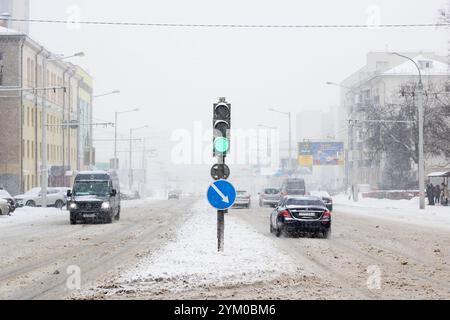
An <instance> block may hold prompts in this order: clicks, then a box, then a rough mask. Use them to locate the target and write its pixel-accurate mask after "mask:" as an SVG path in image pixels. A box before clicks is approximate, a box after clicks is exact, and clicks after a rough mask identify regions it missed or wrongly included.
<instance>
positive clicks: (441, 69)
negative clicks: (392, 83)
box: [382, 55, 450, 76]
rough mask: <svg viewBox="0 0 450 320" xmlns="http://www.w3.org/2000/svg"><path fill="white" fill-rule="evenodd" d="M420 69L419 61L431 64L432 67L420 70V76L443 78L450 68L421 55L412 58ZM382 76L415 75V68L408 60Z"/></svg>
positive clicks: (449, 71)
mask: <svg viewBox="0 0 450 320" xmlns="http://www.w3.org/2000/svg"><path fill="white" fill-rule="evenodd" d="M413 60H414V62H416V63H417V64H418V65H419V67H420V63H419V62H420V61H426V62H431V63H432V65H431V66H430V67H429V68H420V71H421V73H422V75H428V76H445V75H449V74H450V66H449V65H448V64H447V63H444V62H441V61H438V60H434V59H430V58H426V57H424V56H422V55H419V56H416V57H415V58H413ZM382 75H417V68H416V66H415V65H414V64H413V63H412V62H411V61H409V60H405V62H403V63H401V64H399V65H398V66H396V67H394V68H392V69H389V70H387V71H385V72H383V73H382Z"/></svg>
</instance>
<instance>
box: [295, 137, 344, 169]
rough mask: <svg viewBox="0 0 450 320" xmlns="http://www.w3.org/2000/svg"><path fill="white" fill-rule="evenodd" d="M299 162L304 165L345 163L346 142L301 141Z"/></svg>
mask: <svg viewBox="0 0 450 320" xmlns="http://www.w3.org/2000/svg"><path fill="white" fill-rule="evenodd" d="M298 164H299V166H302V167H311V166H337V165H344V143H343V142H299V144H298Z"/></svg>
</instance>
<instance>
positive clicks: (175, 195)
mask: <svg viewBox="0 0 450 320" xmlns="http://www.w3.org/2000/svg"><path fill="white" fill-rule="evenodd" d="M167 198H168V199H169V200H171V199H176V200H179V199H180V198H181V192H180V191H178V190H172V191H169V194H168V196H167Z"/></svg>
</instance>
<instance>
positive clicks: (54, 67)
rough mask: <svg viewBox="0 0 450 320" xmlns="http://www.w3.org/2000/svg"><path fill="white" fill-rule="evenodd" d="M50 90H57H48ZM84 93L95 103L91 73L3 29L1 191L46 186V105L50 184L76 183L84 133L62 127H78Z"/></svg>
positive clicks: (0, 64)
mask: <svg viewBox="0 0 450 320" xmlns="http://www.w3.org/2000/svg"><path fill="white" fill-rule="evenodd" d="M44 82H45V83H44ZM49 87H55V89H52V90H45V88H49ZM81 87H83V88H84V90H80V88H81ZM56 88H59V89H56ZM63 88H65V89H63ZM81 91H82V92H83V97H84V99H85V100H91V98H89V94H92V84H91V80H90V77H89V75H88V74H87V73H83V74H80V72H79V69H78V67H76V66H74V65H73V64H71V63H67V62H64V61H62V60H60V59H58V57H57V56H55V55H54V54H52V53H51V52H49V51H48V50H47V49H46V48H44V47H43V46H41V45H40V44H39V43H37V42H36V41H34V40H33V39H31V38H30V37H29V36H27V35H26V34H24V33H22V32H18V31H14V30H11V29H7V28H4V27H0V117H1V119H2V121H1V122H0V135H1V139H0V186H2V187H4V188H6V189H7V190H9V191H10V192H11V193H12V194H18V193H21V192H24V191H27V190H29V189H31V188H33V187H38V186H40V184H41V172H40V171H41V170H40V169H41V163H42V125H43V123H42V122H43V121H42V107H43V106H45V108H46V109H45V110H46V113H47V116H46V119H45V121H46V124H47V125H46V127H47V129H46V130H47V131H46V137H47V161H48V167H47V168H48V170H49V185H50V186H68V185H69V184H70V180H71V179H70V172H73V171H75V170H77V169H79V168H80V165H81V163H80V162H81V161H80V160H79V159H80V156H79V154H80V153H81V154H82V155H83V154H84V150H79V145H81V143H80V139H82V136H81V130H79V128H77V127H72V128H71V127H68V126H63V125H62V124H65V123H68V122H70V121H73V122H78V119H79V113H80V112H79V104H80V92H81ZM87 107H88V108H91V104H89V105H88V106H87ZM87 121H90V119H89V118H88V119H87ZM90 141H92V140H90ZM68 173H69V175H68Z"/></svg>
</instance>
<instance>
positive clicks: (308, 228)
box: [270, 196, 331, 238]
mask: <svg viewBox="0 0 450 320" xmlns="http://www.w3.org/2000/svg"><path fill="white" fill-rule="evenodd" d="M330 230H331V212H330V211H329V210H328V209H327V207H326V206H325V204H324V203H323V201H322V199H321V198H319V197H313V196H286V197H284V198H283V199H282V200H281V201H280V203H279V204H278V206H277V208H276V209H275V210H274V211H272V213H271V215H270V232H271V233H275V235H276V236H277V237H279V236H280V235H282V234H287V235H288V234H312V235H314V236H316V235H318V234H319V233H320V234H322V236H323V237H324V238H328V237H329V234H330Z"/></svg>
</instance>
